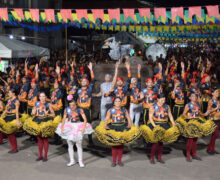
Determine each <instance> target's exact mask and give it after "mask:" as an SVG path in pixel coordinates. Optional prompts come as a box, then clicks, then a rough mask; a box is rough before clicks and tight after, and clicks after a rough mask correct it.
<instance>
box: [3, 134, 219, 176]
mask: <svg viewBox="0 0 220 180" xmlns="http://www.w3.org/2000/svg"><path fill="white" fill-rule="evenodd" d="M27 138H28V136H24V137H20V138H18V145H19V152H18V153H17V154H8V150H9V148H10V147H9V144H8V143H5V144H3V145H0V179H1V180H20V179H23V180H39V179H41V180H47V179H48V180H69V179H70V180H73V179H74V180H84V179H85V180H88V179H89V180H93V179H102V180H105V179H106V180H124V179H126V180H130V179H131V180H142V179H144V180H146V179H147V180H151V179H153V180H197V179H199V180H219V179H220V155H215V156H209V155H208V154H207V153H206V145H205V144H207V143H208V141H209V138H206V139H202V140H200V142H199V146H198V148H199V150H198V155H199V156H200V157H201V158H202V159H203V161H196V160H194V161H193V162H191V163H188V162H186V160H185V157H184V156H183V149H184V144H173V145H169V146H166V147H165V149H164V155H163V159H164V160H165V161H166V164H159V163H156V164H155V165H151V164H150V163H149V159H148V157H147V155H146V149H144V148H143V147H138V145H135V144H132V145H130V146H127V147H126V148H125V153H124V156H123V162H124V164H125V166H124V167H118V166H117V167H114V168H112V167H111V166H110V165H111V150H110V148H107V147H104V146H103V145H101V144H100V143H98V142H96V146H95V147H94V148H87V146H86V144H87V140H86V138H85V140H84V145H83V146H84V163H85V164H86V167H85V168H80V167H79V166H78V164H76V165H74V166H72V167H66V163H67V162H68V154H67V149H66V147H64V146H54V145H51V146H50V148H49V155H48V159H49V161H48V162H36V161H35V159H36V158H37V152H38V149H37V144H32V143H30V142H29V141H27ZM139 142H141V141H139ZM216 150H219V151H220V139H218V140H217V147H216ZM75 155H77V153H75ZM76 157H77V156H76Z"/></svg>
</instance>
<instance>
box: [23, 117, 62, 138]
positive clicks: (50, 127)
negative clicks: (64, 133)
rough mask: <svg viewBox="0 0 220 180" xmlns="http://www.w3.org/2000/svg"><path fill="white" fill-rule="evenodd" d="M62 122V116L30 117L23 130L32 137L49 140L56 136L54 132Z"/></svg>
mask: <svg viewBox="0 0 220 180" xmlns="http://www.w3.org/2000/svg"><path fill="white" fill-rule="evenodd" d="M61 121H62V118H61V116H56V117H55V118H52V117H30V118H28V119H27V120H26V121H25V122H24V125H23V129H24V130H25V131H26V132H27V133H29V134H30V135H34V136H41V137H43V138H47V137H51V136H53V135H54V132H55V130H56V128H57V126H58V124H59V123H60V122H61Z"/></svg>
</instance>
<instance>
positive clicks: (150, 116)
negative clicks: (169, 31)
mask: <svg viewBox="0 0 220 180" xmlns="http://www.w3.org/2000/svg"><path fill="white" fill-rule="evenodd" d="M178 63H179V64H180V67H181V68H180V70H179V71H178V68H177V66H178ZM186 64H187V66H185V65H186ZM24 66H25V67H24V71H22V70H20V71H19V70H17V69H16V68H15V67H13V66H12V67H11V72H10V74H9V75H8V76H7V79H3V78H1V81H2V83H1V87H0V99H1V100H0V112H1V118H0V143H3V135H7V137H8V141H9V143H10V145H11V150H10V151H9V153H17V152H18V146H17V140H16V136H15V133H16V132H18V131H22V130H23V131H26V132H27V133H28V134H30V135H31V136H36V138H37V142H38V151H39V156H38V157H37V159H36V161H41V160H42V161H44V162H45V161H47V160H48V159H47V153H48V149H49V143H48V138H49V137H52V136H54V134H55V135H59V136H60V137H61V138H62V139H65V140H67V144H68V153H69V159H70V162H69V163H68V164H67V166H72V165H74V164H75V163H76V161H75V160H74V150H73V145H74V144H76V147H77V154H78V163H79V166H80V167H84V163H83V149H82V140H83V136H84V135H85V134H87V135H88V138H89V144H93V140H92V133H94V134H95V135H96V137H97V138H98V140H99V141H100V142H101V143H103V144H105V145H107V146H111V147H112V167H115V166H116V165H117V164H118V165H119V166H123V162H122V155H123V148H124V145H125V144H129V143H132V142H134V141H136V140H137V139H139V138H140V137H141V136H142V137H143V138H144V139H145V141H146V142H147V143H151V152H150V163H152V164H155V156H157V161H158V162H160V163H164V161H163V159H162V154H163V143H173V142H175V141H177V139H178V138H179V136H182V137H185V139H186V160H187V161H188V162H191V161H192V159H195V160H201V158H200V157H199V156H198V155H197V139H198V138H201V137H204V136H208V135H211V140H210V142H209V145H208V148H207V153H209V154H210V155H214V154H218V152H217V151H216V150H215V141H216V139H217V137H218V134H219V129H220V112H219V108H220V101H219V99H218V98H219V91H218V89H217V88H215V86H214V85H213V83H211V79H212V76H213V74H212V72H210V68H211V63H210V61H209V60H205V59H204V60H202V59H201V58H200V60H199V62H198V64H197V66H196V68H195V67H194V70H192V67H190V66H191V65H190V62H187V63H184V62H178V61H177V60H175V57H173V58H172V59H171V60H169V62H168V63H167V65H163V66H164V68H163V67H162V64H161V63H160V62H159V63H157V64H156V66H155V68H154V76H153V77H152V78H146V79H145V87H141V65H138V66H137V78H136V77H131V71H130V64H129V63H126V64H125V67H126V69H127V73H128V77H127V81H125V80H124V78H122V77H118V71H119V63H116V64H115V74H114V77H113V79H112V81H111V75H110V74H106V76H105V82H104V83H103V84H101V87H100V89H101V91H100V93H97V94H95V93H93V92H92V91H93V85H94V79H95V76H94V73H93V66H92V63H90V64H89V65H88V69H89V71H90V75H89V74H85V71H84V69H83V68H80V69H79V70H78V69H77V67H76V65H75V64H74V63H71V64H68V63H67V64H66V65H65V66H63V67H60V65H59V64H58V63H57V65H56V67H55V68H54V69H55V70H54V71H50V72H49V70H48V67H45V66H44V64H43V63H42V62H41V61H40V63H39V64H36V65H34V66H33V65H32V66H29V64H28V63H27V62H25V65H24ZM100 96H101V105H100V107H101V108H100V114H101V121H100V124H99V125H98V126H97V127H96V128H95V129H94V130H93V128H92V126H91V120H92V118H91V101H92V98H93V97H100ZM141 114H142V115H143V123H142V125H141V123H140V122H139V119H140V117H141Z"/></svg>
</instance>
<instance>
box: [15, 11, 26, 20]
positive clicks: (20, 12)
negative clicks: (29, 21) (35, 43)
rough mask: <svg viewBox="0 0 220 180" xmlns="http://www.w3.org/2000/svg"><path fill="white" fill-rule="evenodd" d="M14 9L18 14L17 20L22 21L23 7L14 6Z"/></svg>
mask: <svg viewBox="0 0 220 180" xmlns="http://www.w3.org/2000/svg"><path fill="white" fill-rule="evenodd" d="M14 11H15V12H16V14H17V16H18V19H19V21H22V20H23V19H24V14H23V9H20V8H15V9H14Z"/></svg>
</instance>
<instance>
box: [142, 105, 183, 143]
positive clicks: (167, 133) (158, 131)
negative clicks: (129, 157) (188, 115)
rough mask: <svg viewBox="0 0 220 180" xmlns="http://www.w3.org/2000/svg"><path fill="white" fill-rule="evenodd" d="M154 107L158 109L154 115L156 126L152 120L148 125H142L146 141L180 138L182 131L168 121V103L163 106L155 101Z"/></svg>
mask: <svg viewBox="0 0 220 180" xmlns="http://www.w3.org/2000/svg"><path fill="white" fill-rule="evenodd" d="M153 107H154V109H156V110H155V112H154V115H153V120H154V123H155V124H156V126H155V127H153V125H152V124H151V122H150V121H149V122H148V124H147V125H145V124H144V125H141V126H140V129H141V132H142V136H143V137H144V139H145V141H146V142H150V143H158V142H164V143H172V142H175V141H176V140H177V139H178V137H179V135H180V132H179V129H178V127H177V126H171V124H170V123H169V122H168V108H169V107H168V105H166V104H164V105H163V106H162V107H159V106H158V105H157V103H155V104H154V105H153ZM159 117H160V118H159ZM161 117H163V118H161Z"/></svg>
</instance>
